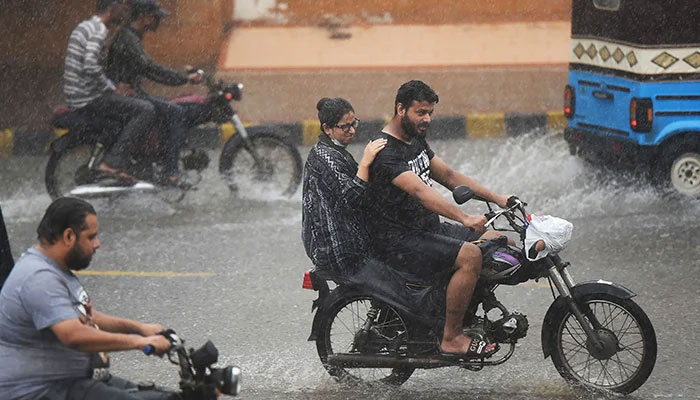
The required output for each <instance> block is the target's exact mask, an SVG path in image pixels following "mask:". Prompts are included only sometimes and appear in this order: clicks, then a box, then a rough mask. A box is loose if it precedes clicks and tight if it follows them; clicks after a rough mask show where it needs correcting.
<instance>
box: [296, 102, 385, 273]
mask: <svg viewBox="0 0 700 400" xmlns="http://www.w3.org/2000/svg"><path fill="white" fill-rule="evenodd" d="M316 108H317V109H318V119H319V122H320V123H321V134H320V135H319V138H318V142H317V143H316V145H314V147H313V148H311V151H310V152H309V156H308V158H307V159H306V165H305V167H304V185H303V195H302V197H303V203H302V204H303V209H302V232H301V233H302V240H303V241H304V248H305V250H306V254H307V255H308V256H309V258H310V259H311V261H312V262H313V263H314V265H315V266H316V268H317V271H319V272H321V273H324V272H325V273H328V274H330V276H331V277H333V279H334V280H336V281H339V280H340V281H342V280H343V278H344V277H349V276H351V275H353V274H354V273H355V272H357V271H358V270H359V268H360V267H361V266H362V265H363V264H364V260H365V258H366V257H367V256H368V253H369V246H368V239H367V238H368V235H367V232H366V230H365V224H364V222H363V221H362V218H363V213H362V212H360V209H361V208H362V206H363V201H364V200H365V190H366V189H367V182H368V180H369V166H370V165H371V164H372V162H373V161H374V158H375V156H376V155H377V153H379V152H380V151H381V150H382V149H383V148H384V146H385V145H386V139H380V140H375V141H370V142H369V143H368V144H367V146H365V149H364V153H363V155H362V159H361V160H360V162H359V164H358V163H357V162H356V161H355V159H354V158H353V156H352V155H351V154H350V153H349V152H348V151H347V149H346V147H347V145H348V144H350V143H351V142H352V140H353V138H354V136H355V133H356V129H357V126H358V124H359V122H360V120H359V119H357V118H356V117H355V110H354V109H353V107H352V105H351V104H350V102H348V101H347V100H345V99H342V98H333V99H330V98H326V97H324V98H322V99H321V100H319V102H318V104H317V105H316Z"/></svg>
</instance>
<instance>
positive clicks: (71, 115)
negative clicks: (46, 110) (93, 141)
mask: <svg viewBox="0 0 700 400" xmlns="http://www.w3.org/2000/svg"><path fill="white" fill-rule="evenodd" d="M51 125H52V126H53V127H54V128H58V129H68V130H69V131H71V133H73V134H76V133H77V134H80V135H83V134H93V135H94V134H97V135H98V136H102V135H103V134H104V133H108V132H113V131H115V130H119V129H120V128H121V125H120V124H119V123H118V122H117V121H113V120H110V119H108V118H96V116H95V115H93V114H92V113H90V112H89V110H86V109H85V108H80V109H77V110H71V109H70V108H69V107H67V106H65V105H60V106H58V107H56V108H55V109H54V113H53V116H52V118H51Z"/></svg>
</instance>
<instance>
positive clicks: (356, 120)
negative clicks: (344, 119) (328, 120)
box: [335, 118, 360, 133]
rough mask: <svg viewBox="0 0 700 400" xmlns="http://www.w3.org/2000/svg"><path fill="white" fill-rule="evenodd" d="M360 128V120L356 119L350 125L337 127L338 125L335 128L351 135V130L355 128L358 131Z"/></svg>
mask: <svg viewBox="0 0 700 400" xmlns="http://www.w3.org/2000/svg"><path fill="white" fill-rule="evenodd" d="M358 126H360V120H359V119H358V118H355V120H354V121H352V122H351V123H349V124H343V125H337V124H336V126H335V127H336V128H340V129H342V130H343V132H345V133H349V132H350V128H355V129H357V127H358Z"/></svg>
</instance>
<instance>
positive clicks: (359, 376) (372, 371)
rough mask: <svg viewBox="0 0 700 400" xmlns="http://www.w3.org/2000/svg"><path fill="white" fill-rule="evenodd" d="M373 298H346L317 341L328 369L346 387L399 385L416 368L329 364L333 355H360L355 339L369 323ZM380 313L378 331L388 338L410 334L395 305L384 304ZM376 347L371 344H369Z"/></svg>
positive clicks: (317, 346)
mask: <svg viewBox="0 0 700 400" xmlns="http://www.w3.org/2000/svg"><path fill="white" fill-rule="evenodd" d="M372 301H373V300H372V299H371V297H369V296H364V295H357V296H352V297H348V298H346V299H343V300H342V301H340V302H339V303H337V304H336V306H335V307H334V308H333V309H332V310H330V312H329V313H328V318H326V320H325V321H324V324H323V326H322V327H321V334H320V335H319V337H318V339H316V350H317V352H318V356H319V358H320V359H321V362H322V363H323V366H324V368H325V369H326V371H328V373H329V374H330V375H331V376H333V377H334V378H335V379H336V380H337V381H339V382H341V383H344V384H362V383H364V384H374V383H381V384H384V385H392V386H399V385H401V384H403V383H404V382H406V381H407V380H408V378H410V377H411V375H412V374H413V371H414V370H415V368H343V367H339V366H332V365H329V364H328V356H329V355H330V354H335V353H341V352H347V353H350V352H357V350H356V349H354V348H355V347H356V345H355V339H356V337H357V335H358V332H360V331H361V330H362V327H363V326H364V324H365V321H366V320H367V312H368V311H369V310H370V307H371V303H372ZM379 308H380V311H379V314H378V316H377V317H376V319H375V322H374V323H373V324H372V327H373V328H376V332H378V333H379V334H381V335H382V336H383V337H385V338H387V339H392V338H395V337H396V336H397V335H399V334H400V333H402V332H408V331H409V330H408V328H407V326H406V323H405V322H404V320H403V318H401V315H400V314H399V313H398V312H397V311H396V310H395V309H394V308H393V307H391V306H389V305H386V304H380V306H379ZM369 345H370V346H371V345H372V344H371V342H370V344H369ZM373 353H374V354H386V353H388V350H387V349H386V348H381V347H380V348H379V349H378V350H377V351H376V352H373Z"/></svg>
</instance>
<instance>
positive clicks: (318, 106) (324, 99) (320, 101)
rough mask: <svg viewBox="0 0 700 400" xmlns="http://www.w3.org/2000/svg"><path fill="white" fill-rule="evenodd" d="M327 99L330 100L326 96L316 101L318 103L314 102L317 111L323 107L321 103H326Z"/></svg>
mask: <svg viewBox="0 0 700 400" xmlns="http://www.w3.org/2000/svg"><path fill="white" fill-rule="evenodd" d="M328 101H330V99H329V98H328V97H324V98H322V99H321V100H319V101H318V103H316V109H317V110H318V111H321V108H323V105H324V104H326V103H327V102H328Z"/></svg>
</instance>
